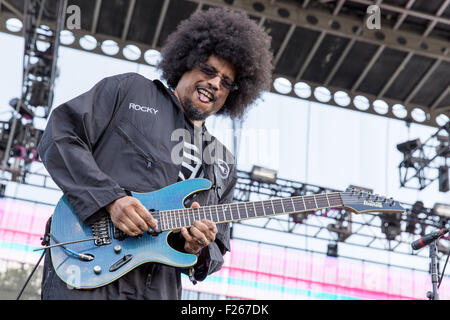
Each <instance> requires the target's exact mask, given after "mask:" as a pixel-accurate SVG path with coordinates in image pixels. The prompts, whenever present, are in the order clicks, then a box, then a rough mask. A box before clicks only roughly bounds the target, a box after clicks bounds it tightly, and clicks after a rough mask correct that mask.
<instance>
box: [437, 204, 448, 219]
mask: <svg viewBox="0 0 450 320" xmlns="http://www.w3.org/2000/svg"><path fill="white" fill-rule="evenodd" d="M433 213H434V214H435V215H438V216H441V217H445V218H450V205H449V204H444V203H436V204H435V205H434V206H433Z"/></svg>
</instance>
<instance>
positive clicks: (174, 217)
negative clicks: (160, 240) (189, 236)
mask: <svg viewBox="0 0 450 320" xmlns="http://www.w3.org/2000/svg"><path fill="white" fill-rule="evenodd" d="M177 218H178V217H177V212H176V211H174V212H173V227H174V229H176V228H178V221H177V220H178V219H177Z"/></svg>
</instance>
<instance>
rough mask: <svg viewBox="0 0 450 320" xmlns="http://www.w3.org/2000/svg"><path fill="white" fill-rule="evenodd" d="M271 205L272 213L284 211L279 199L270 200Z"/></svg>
mask: <svg viewBox="0 0 450 320" xmlns="http://www.w3.org/2000/svg"><path fill="white" fill-rule="evenodd" d="M272 207H273V212H274V214H280V213H286V211H285V210H284V206H283V201H281V199H274V200H273V201H272Z"/></svg>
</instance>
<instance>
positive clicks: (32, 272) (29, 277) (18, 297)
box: [16, 249, 47, 300]
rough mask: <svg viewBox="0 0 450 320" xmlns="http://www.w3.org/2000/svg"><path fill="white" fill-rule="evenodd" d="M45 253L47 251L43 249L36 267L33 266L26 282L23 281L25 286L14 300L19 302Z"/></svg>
mask: <svg viewBox="0 0 450 320" xmlns="http://www.w3.org/2000/svg"><path fill="white" fill-rule="evenodd" d="M46 252H47V249H45V250H44V251H43V252H42V254H41V257H40V258H39V261H38V262H37V263H36V265H35V266H34V268H33V270H32V271H31V273H30V275H29V276H28V278H27V280H26V281H25V284H24V285H23V287H22V289H21V290H20V292H19V295H18V296H17V298H16V300H19V299H20V297H21V296H22V293H23V291H24V290H25V287H26V286H27V284H28V282H30V279H31V277H32V276H33V274H34V272H35V271H36V269H37V267H38V266H39V263H41V260H42V258H43V257H44V255H45V253H46Z"/></svg>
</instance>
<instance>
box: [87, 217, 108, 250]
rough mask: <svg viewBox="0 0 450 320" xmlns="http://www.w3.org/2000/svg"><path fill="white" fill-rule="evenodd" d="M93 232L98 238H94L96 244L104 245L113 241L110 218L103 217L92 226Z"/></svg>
mask: <svg viewBox="0 0 450 320" xmlns="http://www.w3.org/2000/svg"><path fill="white" fill-rule="evenodd" d="M91 228H92V234H93V235H94V237H96V238H97V239H95V240H94V243H95V245H96V246H104V245H107V244H111V243H112V239H111V231H110V230H111V229H110V218H109V217H103V218H101V219H100V220H98V221H97V222H95V223H94V224H92V226H91Z"/></svg>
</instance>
